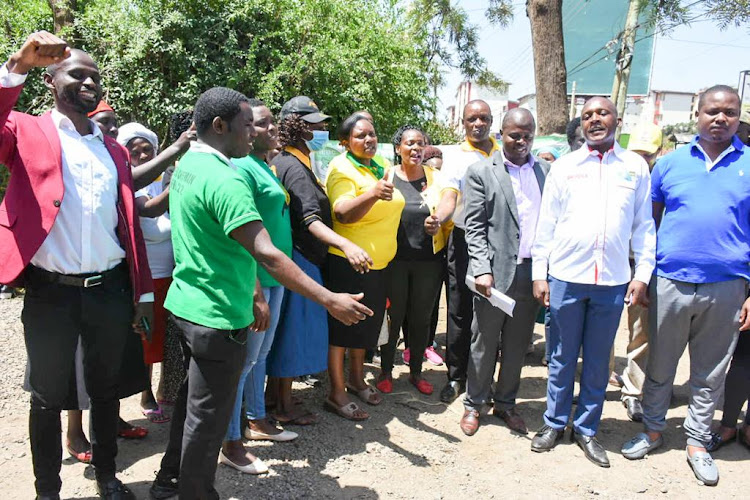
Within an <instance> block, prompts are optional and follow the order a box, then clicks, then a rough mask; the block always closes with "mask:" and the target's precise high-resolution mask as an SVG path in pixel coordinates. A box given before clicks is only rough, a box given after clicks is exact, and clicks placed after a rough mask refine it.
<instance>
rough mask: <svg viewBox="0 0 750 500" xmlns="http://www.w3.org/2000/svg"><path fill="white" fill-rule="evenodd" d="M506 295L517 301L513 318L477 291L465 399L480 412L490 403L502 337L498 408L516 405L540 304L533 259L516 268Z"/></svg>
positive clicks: (500, 409) (466, 405) (496, 398)
mask: <svg viewBox="0 0 750 500" xmlns="http://www.w3.org/2000/svg"><path fill="white" fill-rule="evenodd" d="M507 294H508V295H509V296H510V297H511V298H513V299H515V300H516V307H515V309H514V310H513V317H510V316H508V315H507V314H505V313H504V312H502V311H501V310H500V309H498V308H496V307H494V306H493V305H492V304H490V303H489V302H488V301H487V299H485V298H483V297H480V296H479V295H476V294H474V318H473V321H472V323H471V351H470V353H469V367H468V371H467V378H466V396H465V398H464V406H465V407H466V408H467V409H475V410H477V411H479V410H480V409H481V408H482V406H483V405H484V404H485V403H486V402H487V399H488V397H489V395H490V385H491V384H492V378H493V376H494V374H495V364H496V362H497V351H498V348H499V347H500V342H501V340H502V350H501V353H500V372H499V374H498V382H497V384H496V386H495V394H494V396H493V400H494V402H495V409H496V410H497V411H505V410H509V409H511V408H513V407H514V406H515V405H516V395H517V394H518V387H519V385H520V383H521V369H522V368H523V362H524V359H525V357H526V350H527V349H528V347H529V342H530V341H531V336H532V334H533V332H534V320H535V318H536V314H537V312H538V311H539V303H538V302H537V301H536V300H534V294H533V292H532V286H531V263H530V262H524V263H522V264H519V265H518V266H517V267H516V275H515V277H514V278H513V282H512V283H511V285H510V289H509V290H508V292H507Z"/></svg>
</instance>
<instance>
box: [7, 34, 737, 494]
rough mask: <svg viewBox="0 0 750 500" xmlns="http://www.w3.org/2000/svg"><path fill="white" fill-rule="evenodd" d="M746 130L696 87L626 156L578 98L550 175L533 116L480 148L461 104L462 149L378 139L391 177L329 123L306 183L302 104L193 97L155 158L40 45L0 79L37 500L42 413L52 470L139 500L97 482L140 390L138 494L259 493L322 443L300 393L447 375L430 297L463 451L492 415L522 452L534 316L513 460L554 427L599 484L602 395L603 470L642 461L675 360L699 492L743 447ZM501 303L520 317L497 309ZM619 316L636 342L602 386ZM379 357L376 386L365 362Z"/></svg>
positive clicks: (50, 43) (212, 92) (46, 40)
mask: <svg viewBox="0 0 750 500" xmlns="http://www.w3.org/2000/svg"><path fill="white" fill-rule="evenodd" d="M35 67H41V68H45V70H44V81H45V83H46V86H47V87H48V88H49V89H50V91H51V92H52V95H53V98H54V108H53V109H52V110H51V111H50V112H48V113H45V114H44V115H41V116H38V117H37V116H30V115H26V114H23V113H20V112H16V111H13V108H14V106H15V103H16V102H17V99H18V97H19V95H20V94H21V92H22V90H23V86H24V82H25V80H26V75H27V74H28V72H29V71H30V70H31V69H33V68H35ZM740 107H741V106H740V99H739V96H738V94H737V92H736V91H735V90H734V89H732V88H731V87H727V86H723V85H717V86H714V87H711V88H709V89H708V90H706V91H705V92H703V93H702V94H701V96H700V100H699V102H698V106H697V127H698V134H697V136H696V137H695V138H694V140H693V141H692V142H691V143H690V144H689V145H687V146H684V147H682V148H678V149H677V150H675V151H674V152H670V153H668V154H665V155H662V151H661V148H662V144H663V142H664V141H663V137H662V133H661V131H660V130H659V129H658V127H656V126H654V125H649V124H644V125H642V126H641V127H640V128H639V129H638V130H636V131H635V132H634V133H633V134H632V135H631V137H630V140H629V143H628V148H627V149H624V148H622V147H621V146H620V145H619V143H618V142H617V141H616V140H615V136H616V131H617V128H618V125H619V122H620V119H619V118H618V116H617V112H616V110H615V108H614V105H613V104H612V102H611V101H610V100H609V99H607V98H604V97H594V98H591V99H589V100H588V101H587V102H586V103H585V104H584V106H583V109H582V111H581V116H580V118H576V119H575V120H573V121H571V122H570V124H569V126H568V134H567V135H568V143H569V147H570V152H569V153H567V154H561V152H560V151H559V150H558V149H556V148H543V149H540V150H538V151H537V152H536V154H534V153H533V152H532V148H533V143H534V137H535V131H536V124H535V121H534V117H533V115H532V114H531V113H530V112H529V111H528V110H525V109H512V110H510V111H509V112H507V113H506V114H505V116H504V117H503V120H502V124H501V126H500V129H501V135H500V137H499V140H496V139H495V138H494V137H493V136H492V135H491V134H490V129H491V125H492V121H493V115H492V110H491V109H490V107H489V105H488V104H487V103H486V102H484V101H481V100H475V101H471V102H469V103H468V104H467V105H466V108H465V109H464V110H463V125H464V129H465V133H466V140H465V141H464V142H463V143H461V144H460V145H459V146H457V147H436V146H433V145H431V144H430V137H429V136H428V134H426V133H425V132H424V131H423V130H421V129H420V128H419V127H418V126H415V125H410V124H405V125H404V126H402V127H401V128H399V129H398V131H397V132H396V133H395V135H394V136H393V138H392V144H393V148H394V152H395V158H394V162H393V164H391V163H390V162H389V161H388V160H387V159H385V158H384V157H383V156H381V155H380V154H378V134H377V127H376V122H375V120H374V119H373V117H372V115H370V114H369V113H368V112H367V111H365V110H359V111H355V112H353V113H352V114H351V115H350V116H348V117H346V118H345V119H343V120H342V121H341V123H340V124H339V125H338V127H337V131H336V139H337V140H338V142H339V144H340V145H341V147H342V148H343V150H344V152H343V153H342V154H341V155H339V156H337V157H336V158H334V159H333V161H331V163H330V165H329V166H328V170H327V175H326V177H325V178H324V179H321V178H318V177H317V176H316V175H315V173H314V172H313V169H312V167H311V165H312V163H311V156H313V155H314V153H315V152H316V151H320V150H321V148H322V147H323V146H324V145H325V144H326V143H327V142H328V140H329V131H328V129H329V125H330V123H331V121H332V118H331V117H330V116H328V115H326V114H324V113H323V112H322V111H321V110H320V108H319V107H318V105H317V104H316V103H315V102H314V100H313V99H311V98H309V97H307V96H297V97H294V98H292V99H289V100H288V101H287V102H286V103H284V105H283V106H282V108H281V111H280V113H279V115H278V117H275V116H274V114H273V113H272V112H271V109H270V108H269V106H268V105H266V103H264V102H262V101H260V100H257V99H253V98H248V97H246V96H245V95H243V94H241V93H240V92H237V91H235V90H231V89H229V88H225V87H214V88H211V89H209V90H207V91H205V92H204V93H202V94H201V95H200V96H199V97H198V98H197V101H196V103H195V106H194V108H193V109H192V110H190V111H186V112H185V113H181V114H178V115H175V117H174V119H173V122H172V124H171V127H170V134H169V135H170V138H169V140H168V141H165V142H167V143H170V144H171V145H170V146H168V147H166V148H164V149H163V151H159V148H160V144H161V141H160V140H159V137H157V135H156V134H155V133H154V132H153V131H151V130H149V129H148V128H147V127H146V126H144V125H143V124H140V123H137V122H131V123H127V124H124V125H122V126H120V127H118V119H117V116H116V113H115V111H114V109H113V108H112V106H110V104H108V103H106V102H104V101H103V100H102V84H101V76H100V73H99V69H98V67H97V65H96V63H95V62H94V61H93V59H92V58H91V57H90V56H89V55H88V54H86V53H85V52H83V51H81V50H77V49H71V48H69V47H68V46H67V44H66V43H65V42H64V41H62V40H61V39H59V38H57V37H56V36H54V35H51V34H49V33H47V32H37V33H34V34H32V35H31V36H30V37H29V38H28V39H27V40H26V42H25V43H24V45H23V46H22V47H21V48H20V49H19V50H18V52H16V53H14V54H13V55H12V56H11V57H10V59H9V60H8V61H7V62H6V63H5V64H4V65H3V66H2V67H0V126H2V129H1V130H0V163H2V164H4V165H5V166H6V167H7V168H8V169H9V170H10V172H11V176H10V181H9V183H8V187H7V191H6V195H5V198H4V199H3V202H2V205H0V282H2V283H5V284H9V285H19V286H23V287H24V288H25V297H24V309H23V313H22V321H23V325H24V332H25V340H26V346H27V353H28V365H27V374H26V381H25V387H26V388H27V390H29V391H30V393H31V411H30V417H29V432H30V442H31V451H32V464H33V469H34V475H35V479H36V482H35V487H36V491H37V498H40V499H55V498H59V492H60V487H61V481H60V476H59V473H60V467H61V459H62V442H63V438H62V430H61V420H60V412H61V411H62V410H68V412H69V415H68V430H67V436H66V439H65V444H66V448H67V451H68V452H69V453H70V454H71V455H72V456H74V457H75V458H76V459H77V460H80V461H82V462H90V463H91V464H92V465H93V466H94V469H95V475H96V484H97V490H98V492H99V495H100V496H101V497H102V498H108V499H126V498H134V496H133V494H132V492H131V491H130V490H129V489H128V488H127V486H125V485H124V484H123V483H122V482H121V481H120V480H118V479H117V478H116V477H115V471H116V467H115V456H116V454H117V443H116V439H117V437H118V436H120V437H123V438H131V439H140V438H143V437H145V436H146V435H147V434H148V429H146V428H143V427H137V426H133V425H131V424H129V423H128V422H125V421H124V420H123V419H121V418H119V417H118V413H119V402H118V401H119V399H121V398H124V397H128V396H131V395H134V394H140V395H141V396H140V405H141V409H142V412H143V415H144V416H145V417H146V418H147V419H148V421H149V423H151V424H166V425H169V426H170V432H169V441H168V443H167V446H166V451H165V454H164V456H163V458H162V461H161V467H160V470H159V471H158V473H157V475H156V479H155V480H154V483H153V485H152V487H151V490H150V494H151V496H152V498H156V499H164V498H170V497H174V496H179V498H182V499H192V498H196V499H211V498H218V497H219V495H218V493H217V491H216V489H215V488H214V476H215V472H216V467H217V464H218V463H221V464H224V465H225V466H227V467H231V468H234V469H236V470H238V471H241V472H243V473H247V474H262V473H265V472H267V471H268V466H267V465H266V464H265V463H264V462H263V460H262V459H261V458H259V457H256V456H255V455H253V454H252V453H251V452H250V451H249V450H248V449H247V448H246V447H245V444H244V440H267V441H275V442H285V441H292V440H294V439H296V438H297V437H298V432H297V431H291V430H289V429H288V428H287V427H289V426H295V425H296V426H306V425H314V424H315V423H316V422H317V420H318V416H317V414H316V413H315V411H314V409H313V408H308V407H306V406H304V405H303V404H302V402H301V401H300V400H299V398H296V397H295V395H294V394H293V391H292V382H293V380H295V379H296V378H298V377H301V376H308V375H314V374H320V373H323V372H326V371H327V374H328V379H329V392H328V395H327V397H326V398H325V400H324V401H323V402H322V404H323V406H324V407H325V408H326V409H327V410H329V411H331V412H332V413H334V414H336V415H338V416H340V417H342V418H345V419H349V420H354V421H363V420H366V419H368V418H369V412H370V411H375V410H374V409H372V407H375V406H377V405H380V404H382V403H383V402H384V400H385V399H384V398H385V397H387V396H384V395H387V394H389V393H391V392H392V391H393V390H394V383H395V381H394V378H393V369H394V364H395V360H396V355H397V346H398V343H399V341H400V339H401V337H402V336H403V339H404V341H405V346H406V349H405V350H404V351H403V357H404V361H405V363H406V364H407V365H408V367H409V377H408V382H409V384H411V385H412V386H413V387H414V389H415V390H416V391H418V392H419V393H421V394H424V395H428V396H429V395H431V394H433V391H434V390H435V389H434V387H433V385H432V384H431V383H430V382H428V381H427V380H426V379H425V378H424V377H423V376H422V370H423V363H424V361H425V360H429V361H431V362H434V363H436V364H439V363H442V361H443V360H442V358H441V357H440V355H439V354H438V353H437V352H436V350H435V344H434V337H435V329H436V325H437V318H438V304H439V300H440V295H441V290H442V288H443V284H444V282H445V286H446V297H447V305H448V312H447V332H446V347H445V363H446V365H447V375H448V380H447V381H446V383H445V385H444V386H443V387H442V388H441V389H440V391H439V398H440V400H441V401H443V402H445V403H451V402H453V401H454V400H456V399H457V398H458V397H459V396H460V395H461V394H462V393H465V395H464V397H463V404H464V412H463V415H462V418H461V420H460V422H459V427H460V429H461V431H462V432H463V433H464V434H465V435H467V436H473V435H475V434H476V433H477V432H478V431H479V428H480V421H481V414H482V412H483V410H484V408H485V407H486V406H487V405H490V406H491V407H492V413H493V415H494V416H496V417H498V418H499V419H501V420H502V421H503V422H505V424H506V425H507V427H508V428H509V429H510V430H511V431H513V432H515V433H520V434H528V428H527V425H526V423H525V422H524V420H523V418H522V417H521V415H520V414H519V413H518V412H517V411H516V408H515V407H516V399H517V397H518V394H519V390H520V382H521V370H522V367H523V364H524V360H525V356H526V353H527V350H528V347H529V344H530V342H531V340H532V335H533V329H534V324H535V321H536V320H537V318H540V317H541V318H544V320H543V321H544V322H545V326H546V342H545V345H546V354H545V359H544V361H545V364H547V365H548V369H549V377H548V384H547V398H546V405H547V408H546V411H545V412H544V415H543V419H544V425H543V427H542V428H541V429H540V430H539V431H538V432H537V433H536V435H535V436H534V438H533V439H532V441H531V450H532V451H534V452H544V451H549V450H551V449H552V448H554V447H555V445H556V444H557V443H558V442H559V441H560V440H561V439H562V437H563V435H564V433H565V430H566V428H568V427H571V428H572V429H571V431H570V438H571V441H574V442H576V443H577V444H578V446H579V447H580V448H581V449H582V451H583V453H584V455H585V457H586V458H588V459H589V460H590V461H591V462H593V463H595V464H596V465H599V466H602V467H609V459H608V456H607V453H606V451H605V449H604V447H603V446H602V445H601V444H600V442H599V440H598V439H597V431H598V427H599V423H600V419H601V414H602V408H603V403H604V400H605V391H606V387H607V385H608V383H611V384H615V385H619V386H621V387H622V400H623V404H624V405H625V408H626V412H627V415H628V417H629V418H631V419H632V420H635V421H642V422H643V424H644V432H642V433H639V434H638V435H637V436H635V437H634V438H633V439H631V440H630V441H628V442H627V443H624V444H623V445H622V450H621V453H622V455H624V456H625V457H626V458H628V459H640V458H643V457H644V456H646V455H647V454H649V453H651V452H653V451H654V450H655V449H657V448H658V447H659V446H661V444H662V443H663V437H662V434H663V432H664V431H665V429H666V423H665V418H666V414H667V411H668V409H669V403H670V398H671V395H672V387H673V382H674V377H675V372H676V369H677V363H678V361H679V359H680V358H681V356H682V354H683V352H684V350H685V349H686V348H689V349H690V352H691V359H690V382H689V386H690V402H689V406H688V417H687V419H686V421H685V425H684V429H685V432H686V436H687V443H686V444H687V448H686V454H687V460H688V463H689V464H690V467H691V468H692V470H693V472H694V474H695V476H696V477H697V478H698V479H699V480H700V481H702V482H703V483H704V484H707V485H714V484H716V483H717V482H718V479H719V475H718V468H717V466H716V463H715V462H714V461H713V459H712V457H711V453H712V452H714V451H716V450H717V449H719V448H720V447H721V446H723V445H725V444H727V443H729V442H731V441H732V440H734V439H735V437H736V438H737V439H738V440H739V441H740V442H742V443H744V444H745V445H746V446H748V447H749V448H750V421H748V418H749V417H747V413H746V417H745V423H744V425H743V426H742V427H740V428H738V427H737V420H738V418H739V416H740V413H741V410H742V406H743V405H744V404H745V402H746V401H747V399H748V396H750V336H749V335H748V334H747V333H741V331H744V330H748V329H750V314H749V313H750V299H747V297H748V280H750V271H748V269H750V268H748V263H750V241H749V240H748V238H749V237H750V217H748V215H750V148H748V137H747V135H748V134H747V132H748V129H750V120H748V119H747V117H744V116H743V117H742V118H741V116H740V114H741V113H740ZM741 121H744V123H741ZM743 141H744V143H743ZM745 171H747V173H748V175H747V176H746V175H745ZM657 236H658V237H657ZM498 293H499V294H504V295H505V296H506V297H509V298H510V299H512V302H513V304H514V305H513V306H512V307H513V309H512V312H510V311H504V310H502V309H500V308H498V307H496V306H495V305H494V299H493V297H497V295H498ZM623 309H625V310H626V314H627V320H628V321H627V322H628V329H629V342H628V347H627V366H626V368H625V371H624V372H623V373H622V374H618V373H615V372H614V361H613V359H614V357H613V345H614V339H615V334H616V332H617V329H618V325H619V323H620V318H621V315H622V312H623ZM134 332H135V334H134ZM136 334H137V335H136ZM377 349H379V350H380V373H379V374H377V375H376V381H375V385H374V386H372V385H370V384H369V383H368V382H367V381H366V376H365V375H366V374H365V362H366V359H368V356H370V355H371V354H372V352H373V351H375V350H377ZM579 358H582V369H581V371H580V392H579V393H578V394H577V395H574V383H575V380H576V374H577V367H578V363H579ZM498 362H499V363H500V370H499V372H498V375H497V380H494V377H495V371H496V365H497V363H498ZM154 363H162V367H161V376H160V380H159V382H158V384H157V385H156V390H155V391H154V390H153V389H152V381H151V371H152V366H153V364H154ZM347 365H348V366H347ZM347 368H348V370H347ZM727 371H728V372H729V373H728V375H727ZM725 387H726V389H725ZM724 393H726V396H725V402H724V408H723V410H724V412H723V418H722V421H721V425H720V426H719V427H718V428H716V429H713V428H712V419H713V415H714V411H715V409H716V406H717V404H718V403H719V401H720V399H721V397H722V394H724ZM573 406H575V410H574V411H573ZM165 407H171V411H165ZM82 410H89V411H90V422H91V426H90V430H91V434H90V441H89V439H87V437H86V435H85V433H84V431H83V425H82V413H81V411H82ZM571 412H573V415H572V421H571ZM298 429H300V430H299V432H304V427H299V428H298Z"/></svg>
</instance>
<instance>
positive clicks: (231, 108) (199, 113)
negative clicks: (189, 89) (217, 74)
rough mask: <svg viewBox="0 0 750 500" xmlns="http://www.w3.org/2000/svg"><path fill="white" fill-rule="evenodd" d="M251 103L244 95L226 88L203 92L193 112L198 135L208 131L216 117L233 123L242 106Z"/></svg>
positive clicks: (215, 88)
mask: <svg viewBox="0 0 750 500" xmlns="http://www.w3.org/2000/svg"><path fill="white" fill-rule="evenodd" d="M249 101H250V99H248V98H247V97H246V96H245V95H244V94H242V93H240V92H237V91H236V90H232V89H228V88H226V87H214V88H211V89H208V90H207V91H205V92H203V93H202V94H201V96H200V97H199V98H198V101H197V102H196V103H195V111H194V112H193V121H194V122H195V127H196V129H197V130H198V133H199V134H202V133H204V132H206V131H208V130H209V129H210V128H211V124H212V123H213V121H214V118H216V117H219V118H221V119H222V120H224V121H225V122H231V121H232V120H233V119H234V117H235V116H237V114H238V113H239V112H240V104H242V103H243V102H249Z"/></svg>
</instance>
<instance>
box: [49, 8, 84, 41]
mask: <svg viewBox="0 0 750 500" xmlns="http://www.w3.org/2000/svg"><path fill="white" fill-rule="evenodd" d="M47 3H48V4H49V7H50V9H52V15H53V16H54V26H55V35H58V34H60V32H61V31H63V30H72V29H73V21H74V20H75V12H76V8H77V7H78V6H77V3H78V0H47Z"/></svg>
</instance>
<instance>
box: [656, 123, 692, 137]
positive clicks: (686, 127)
mask: <svg viewBox="0 0 750 500" xmlns="http://www.w3.org/2000/svg"><path fill="white" fill-rule="evenodd" d="M662 133H663V134H664V137H670V136H671V135H672V134H697V133H698V128H697V125H696V123H695V122H694V121H692V122H683V123H675V124H674V125H666V126H665V127H664V128H663V129H662Z"/></svg>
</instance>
